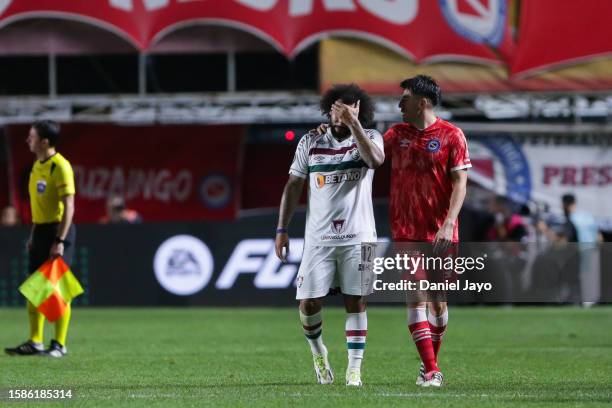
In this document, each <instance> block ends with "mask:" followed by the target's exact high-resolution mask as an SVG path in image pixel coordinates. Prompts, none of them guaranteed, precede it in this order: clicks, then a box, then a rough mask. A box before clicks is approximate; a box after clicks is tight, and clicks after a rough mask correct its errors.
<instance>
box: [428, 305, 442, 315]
mask: <svg viewBox="0 0 612 408" xmlns="http://www.w3.org/2000/svg"><path fill="white" fill-rule="evenodd" d="M429 310H430V311H431V312H432V313H433V314H434V316H440V315H442V314H443V313H444V312H445V311H446V302H431V303H430V304H429Z"/></svg>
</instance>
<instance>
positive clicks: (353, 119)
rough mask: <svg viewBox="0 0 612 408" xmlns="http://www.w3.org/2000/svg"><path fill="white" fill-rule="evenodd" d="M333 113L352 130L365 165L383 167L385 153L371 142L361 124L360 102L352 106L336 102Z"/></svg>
mask: <svg viewBox="0 0 612 408" xmlns="http://www.w3.org/2000/svg"><path fill="white" fill-rule="evenodd" d="M332 113H333V114H334V115H336V117H338V118H339V119H340V121H341V122H342V123H343V124H344V125H346V126H347V127H348V128H349V129H350V130H351V134H352V135H353V136H354V137H355V142H356V144H357V149H359V154H360V155H361V158H362V159H363V161H364V162H365V164H367V166H368V167H369V168H371V169H375V168H377V167H379V166H381V165H382V164H383V162H384V161H385V153H384V152H383V151H382V150H381V149H379V148H378V147H377V146H376V145H375V144H374V142H372V140H370V138H369V137H368V135H366V133H365V131H364V130H363V127H362V126H361V123H360V122H359V101H357V103H356V104H355V105H352V106H351V105H346V104H344V103H342V102H340V101H336V102H335V103H334V104H333V105H332Z"/></svg>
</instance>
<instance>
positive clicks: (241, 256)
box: [0, 214, 612, 306]
mask: <svg viewBox="0 0 612 408" xmlns="http://www.w3.org/2000/svg"><path fill="white" fill-rule="evenodd" d="M273 219H274V216H273V215H268V216H260V217H249V218H246V219H242V220H240V221H235V222H207V223H165V224H142V225H108V226H98V225H81V226H79V227H78V240H79V241H78V242H79V243H78V246H77V251H76V256H75V261H74V265H73V268H72V269H73V271H74V273H75V275H76V276H77V277H78V278H79V280H80V281H81V282H82V283H83V286H84V288H85V295H84V296H83V298H82V299H80V300H79V302H83V304H87V305H95V306H153V305H173V306H205V305H217V306H252V305H270V306H272V305H277V306H278V305H286V306H289V305H294V304H295V293H296V284H298V285H299V282H300V279H299V275H298V270H299V265H300V262H301V260H302V255H303V245H304V240H303V238H301V237H302V233H301V232H302V231H303V227H304V225H303V222H304V220H303V214H301V215H299V216H297V217H296V218H295V223H294V225H292V228H291V229H292V231H294V234H292V236H293V237H294V238H292V239H291V243H290V248H291V250H290V252H289V256H288V260H287V262H286V263H282V262H281V261H280V260H279V259H278V258H277V257H276V255H275V251H274V239H273V235H272V236H270V234H269V231H270V225H272V226H274V220H273ZM377 220H378V223H379V224H380V227H381V230H384V229H385V228H386V227H387V222H386V220H385V219H384V217H378V218H377ZM272 229H273V228H272ZM26 236H27V229H26V228H17V229H3V230H0V244H1V245H2V246H3V248H5V249H6V251H3V254H2V256H0V262H1V263H2V265H3V267H2V268H1V272H2V273H1V274H0V286H1V289H2V290H1V292H2V296H0V304H4V305H11V304H13V305H16V304H21V302H22V301H23V299H22V298H21V296H20V295H19V292H18V290H17V288H18V286H19V285H20V284H21V283H22V281H23V280H24V279H25V278H26V276H27V274H28V272H27V271H28V265H27V257H26V256H24V255H23V254H24V253H23V242H24V241H25V238H26ZM402 245H404V244H393V245H392V244H390V243H389V241H388V240H386V239H384V238H382V239H379V241H378V243H377V244H376V250H375V257H374V258H373V259H372V266H373V267H372V268H364V269H360V271H361V273H362V277H363V281H364V282H366V281H369V285H371V287H372V290H373V293H372V294H371V295H370V297H369V299H370V302H374V303H387V304H388V303H403V302H404V301H405V296H406V293H408V294H410V290H409V289H408V288H409V286H407V285H409V284H408V283H407V282H411V279H410V278H411V277H412V276H413V275H412V274H411V270H410V267H411V262H412V263H414V261H415V260H416V261H417V262H430V261H431V262H434V263H435V262H438V261H439V262H447V261H448V260H449V258H448V257H447V256H443V257H441V258H440V260H438V259H437V258H436V257H433V256H429V255H428V256H426V257H423V256H417V257H413V258H411V259H410V261H411V262H405V260H403V259H402V258H401V257H402V256H403V257H405V255H404V254H406V253H410V251H412V250H413V249H414V248H412V247H411V248H408V247H406V246H405V245H404V246H402ZM578 253H580V255H578ZM398 254H399V255H398ZM398 256H399V258H398ZM398 259H399V260H398ZM587 261H588V262H587ZM579 262H581V263H585V264H586V266H585V265H582V264H580V266H579V264H578V263H579ZM452 264H453V265H454V267H453V268H454V273H455V275H454V276H455V278H456V279H455V281H454V282H456V288H454V289H452V290H449V301H451V302H453V303H474V302H480V303H491V302H492V303H497V302H514V303H521V302H528V303H558V302H575V301H577V300H578V299H582V300H583V301H593V302H595V301H602V302H604V301H610V299H612V279H611V277H610V276H608V275H609V274H605V273H603V271H606V270H608V269H609V268H610V265H612V246H610V245H609V244H603V245H602V246H600V247H599V249H597V248H596V247H594V246H593V245H590V246H578V245H577V244H569V245H568V244H567V243H566V244H562V245H557V244H555V245H542V244H541V243H540V244H535V243H531V244H521V245H519V244H517V243H506V244H500V243H493V242H489V243H465V244H462V245H460V246H459V247H458V248H457V249H456V253H455V254H454V255H452ZM406 265H408V266H406ZM444 265H446V263H444ZM587 266H588V268H587ZM578 270H581V272H580V273H578ZM587 271H588V273H587ZM399 272H402V273H399ZM417 276H418V275H417ZM412 284H413V285H414V284H415V283H414V282H413V283H412ZM416 284H417V285H420V284H421V282H420V281H416ZM339 300H340V299H339V297H338V296H336V297H332V298H330V299H328V302H332V303H337V302H339Z"/></svg>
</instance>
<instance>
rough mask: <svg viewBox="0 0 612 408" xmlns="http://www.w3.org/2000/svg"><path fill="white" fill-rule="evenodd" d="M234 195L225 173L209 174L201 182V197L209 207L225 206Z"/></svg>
mask: <svg viewBox="0 0 612 408" xmlns="http://www.w3.org/2000/svg"><path fill="white" fill-rule="evenodd" d="M231 196H232V185H231V183H230V181H229V179H228V178H227V177H226V176H224V175H223V174H209V175H208V176H206V177H204V179H203V180H202V183H201V184H200V198H201V199H202V202H204V205H206V206H207V207H208V208H214V209H217V208H223V207H225V206H226V205H227V203H229V201H230V198H231Z"/></svg>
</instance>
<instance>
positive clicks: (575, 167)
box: [469, 135, 612, 227]
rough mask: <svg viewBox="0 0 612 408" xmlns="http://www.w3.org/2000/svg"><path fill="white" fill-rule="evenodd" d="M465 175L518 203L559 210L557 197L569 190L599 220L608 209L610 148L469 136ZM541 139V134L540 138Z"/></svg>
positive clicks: (607, 217)
mask: <svg viewBox="0 0 612 408" xmlns="http://www.w3.org/2000/svg"><path fill="white" fill-rule="evenodd" d="M469 140H470V156H471V158H472V163H473V164H474V168H473V169H472V171H471V172H470V176H469V177H470V180H472V181H474V182H476V183H478V184H480V185H482V186H483V187H485V188H488V189H490V190H493V191H494V192H495V193H497V194H502V195H506V196H508V197H509V198H511V199H512V200H514V201H516V202H519V203H527V202H531V201H533V202H538V203H541V204H545V205H546V206H547V207H548V208H550V210H551V211H553V212H555V213H557V214H558V215H560V214H562V210H561V201H560V197H561V196H562V195H563V194H567V193H573V194H575V195H576V197H577V198H578V201H579V202H580V208H581V209H582V211H586V212H588V213H590V214H592V215H594V216H595V217H596V218H597V219H598V220H599V221H600V223H601V225H602V227H603V226H604V225H609V224H610V223H611V222H612V210H611V209H610V205H609V204H608V203H607V202H606V200H601V197H611V196H612V151H611V150H610V149H609V148H602V147H601V146H598V145H587V144H581V145H569V144H557V145H551V144H549V143H537V137H534V138H533V139H531V140H530V139H526V140H525V141H524V142H520V141H519V140H517V139H516V138H513V137H511V136H504V135H498V136H483V135H480V136H473V137H470V139H469ZM542 140H544V139H542Z"/></svg>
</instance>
